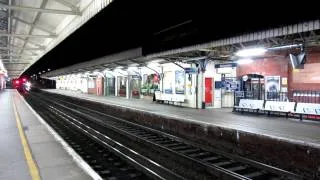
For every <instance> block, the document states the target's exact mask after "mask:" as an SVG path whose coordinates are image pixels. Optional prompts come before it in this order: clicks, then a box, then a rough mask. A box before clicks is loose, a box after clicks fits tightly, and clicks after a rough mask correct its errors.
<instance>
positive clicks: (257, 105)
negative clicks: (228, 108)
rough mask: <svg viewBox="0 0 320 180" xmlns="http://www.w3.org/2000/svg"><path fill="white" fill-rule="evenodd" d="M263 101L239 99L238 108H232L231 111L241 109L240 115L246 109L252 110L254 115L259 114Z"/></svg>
mask: <svg viewBox="0 0 320 180" xmlns="http://www.w3.org/2000/svg"><path fill="white" fill-rule="evenodd" d="M263 104H264V100H255V99H240V102H239V106H234V107H233V109H234V110H237V109H241V113H243V110H245V109H247V110H248V111H249V110H254V111H255V112H256V113H258V112H259V110H260V109H263Z"/></svg>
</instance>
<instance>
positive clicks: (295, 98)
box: [234, 90, 320, 105]
mask: <svg viewBox="0 0 320 180" xmlns="http://www.w3.org/2000/svg"><path fill="white" fill-rule="evenodd" d="M240 99H259V100H268V101H290V102H300V103H316V104H320V91H305V90H303V91H302V90H295V91H292V92H262V91H260V92H259V91H235V92H234V104H235V105H239V102H240Z"/></svg>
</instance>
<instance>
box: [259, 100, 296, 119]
mask: <svg viewBox="0 0 320 180" xmlns="http://www.w3.org/2000/svg"><path fill="white" fill-rule="evenodd" d="M295 105H296V103H295V102H285V101H266V104H265V106H264V111H265V112H267V113H268V115H270V113H271V112H277V113H285V114H286V117H287V118H288V116H289V113H294V112H295V111H294V108H295Z"/></svg>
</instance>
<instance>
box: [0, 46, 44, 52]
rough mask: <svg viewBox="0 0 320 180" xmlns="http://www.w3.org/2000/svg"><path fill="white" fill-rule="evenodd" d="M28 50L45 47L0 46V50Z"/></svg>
mask: <svg viewBox="0 0 320 180" xmlns="http://www.w3.org/2000/svg"><path fill="white" fill-rule="evenodd" d="M15 49H16V50H20V49H23V50H29V51H38V50H42V51H43V50H45V48H26V47H25V48H23V47H14V46H9V47H0V50H15Z"/></svg>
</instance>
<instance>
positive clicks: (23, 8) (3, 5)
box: [0, 4, 81, 16]
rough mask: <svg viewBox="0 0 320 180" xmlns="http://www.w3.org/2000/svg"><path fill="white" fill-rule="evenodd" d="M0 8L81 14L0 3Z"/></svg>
mask: <svg viewBox="0 0 320 180" xmlns="http://www.w3.org/2000/svg"><path fill="white" fill-rule="evenodd" d="M0 8H5V9H8V10H20V11H33V12H41V13H51V14H67V15H78V16H80V15H81V12H80V11H74V10H72V11H64V10H58V9H45V8H35V7H26V6H9V5H5V4H0Z"/></svg>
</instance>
